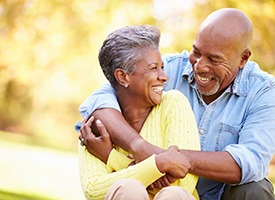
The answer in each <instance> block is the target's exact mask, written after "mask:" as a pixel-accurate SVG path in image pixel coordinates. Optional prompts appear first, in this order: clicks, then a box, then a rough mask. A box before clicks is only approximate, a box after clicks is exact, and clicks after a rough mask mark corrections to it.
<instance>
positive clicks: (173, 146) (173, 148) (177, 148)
mask: <svg viewBox="0 0 275 200" xmlns="http://www.w3.org/2000/svg"><path fill="white" fill-rule="evenodd" d="M169 149H170V150H176V151H178V150H179V147H178V146H176V145H172V146H170V147H169Z"/></svg>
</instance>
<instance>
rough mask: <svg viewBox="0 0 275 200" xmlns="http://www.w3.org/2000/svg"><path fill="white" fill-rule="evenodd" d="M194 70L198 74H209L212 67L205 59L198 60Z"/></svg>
mask: <svg viewBox="0 0 275 200" xmlns="http://www.w3.org/2000/svg"><path fill="white" fill-rule="evenodd" d="M194 70H195V71H197V72H209V70H210V67H209V62H208V61H207V59H206V58H204V57H200V58H197V59H196V63H195V64H194Z"/></svg>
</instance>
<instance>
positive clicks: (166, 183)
mask: <svg viewBox="0 0 275 200" xmlns="http://www.w3.org/2000/svg"><path fill="white" fill-rule="evenodd" d="M161 180H162V181H161V182H162V183H161V184H162V185H163V186H164V187H166V186H168V185H170V181H169V180H168V178H167V176H166V175H165V176H163V177H162V179H161Z"/></svg>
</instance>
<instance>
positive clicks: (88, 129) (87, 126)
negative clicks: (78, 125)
mask: <svg viewBox="0 0 275 200" xmlns="http://www.w3.org/2000/svg"><path fill="white" fill-rule="evenodd" d="M93 121H94V116H91V118H90V119H89V120H88V121H86V123H84V124H83V128H82V131H83V132H84V134H83V135H82V136H83V138H84V139H85V140H86V139H87V137H94V134H93V133H92V123H93Z"/></svg>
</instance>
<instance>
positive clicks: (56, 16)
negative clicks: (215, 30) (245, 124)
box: [0, 0, 275, 200]
mask: <svg viewBox="0 0 275 200" xmlns="http://www.w3.org/2000/svg"><path fill="white" fill-rule="evenodd" d="M223 7H234V8H239V9H241V10H243V11H244V12H245V13H246V14H247V15H248V16H249V17H250V19H251V20H252V22H253V24H254V28H255V35H254V39H253V45H252V47H251V48H252V52H253V53H252V58H251V60H254V61H256V62H258V63H259V64H260V66H261V68H262V69H264V70H266V71H268V72H269V73H271V74H275V40H274V36H275V34H274V33H275V1H274V0H242V1H239V0H219V1H218V0H169V1H167V0H136V1H132V0H0V159H1V164H0V199H5V200H8V199H30V200H31V199H56V200H58V199H66V200H70V199H80V200H81V199H84V197H83V195H82V192H81V189H80V184H79V179H78V160H77V140H78V139H77V137H78V133H76V132H75V131H74V129H73V125H74V123H75V122H76V121H78V120H80V115H79V113H78V107H79V105H80V103H81V102H82V101H83V100H84V99H85V98H86V97H87V96H88V95H89V94H90V93H91V92H92V91H94V90H95V89H97V88H99V87H100V86H101V85H102V84H103V83H105V82H107V81H106V79H105V77H104V76H103V74H102V72H101V69H100V67H99V64H98V61H97V54H98V49H99V48H100V46H101V44H102V42H103V40H104V39H105V38H106V36H107V35H108V34H109V33H110V32H111V31H113V30H115V29H117V28H121V27H123V26H126V25H137V24H151V25H156V26H158V27H159V28H160V30H161V32H162V38H161V51H162V53H168V52H169V53H174V52H181V51H182V50H183V49H187V50H190V49H191V47H192V42H193V40H194V38H195V34H196V32H197V30H198V27H199V25H200V23H201V22H202V21H203V19H204V18H205V17H206V16H207V15H208V14H209V13H210V12H212V11H214V10H216V9H218V8H223ZM273 163H274V162H273ZM274 164H275V163H274ZM270 169H271V173H270V175H269V176H270V179H271V180H272V181H273V183H274V182H275V174H274V173H275V169H274V165H271V166H270Z"/></svg>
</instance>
